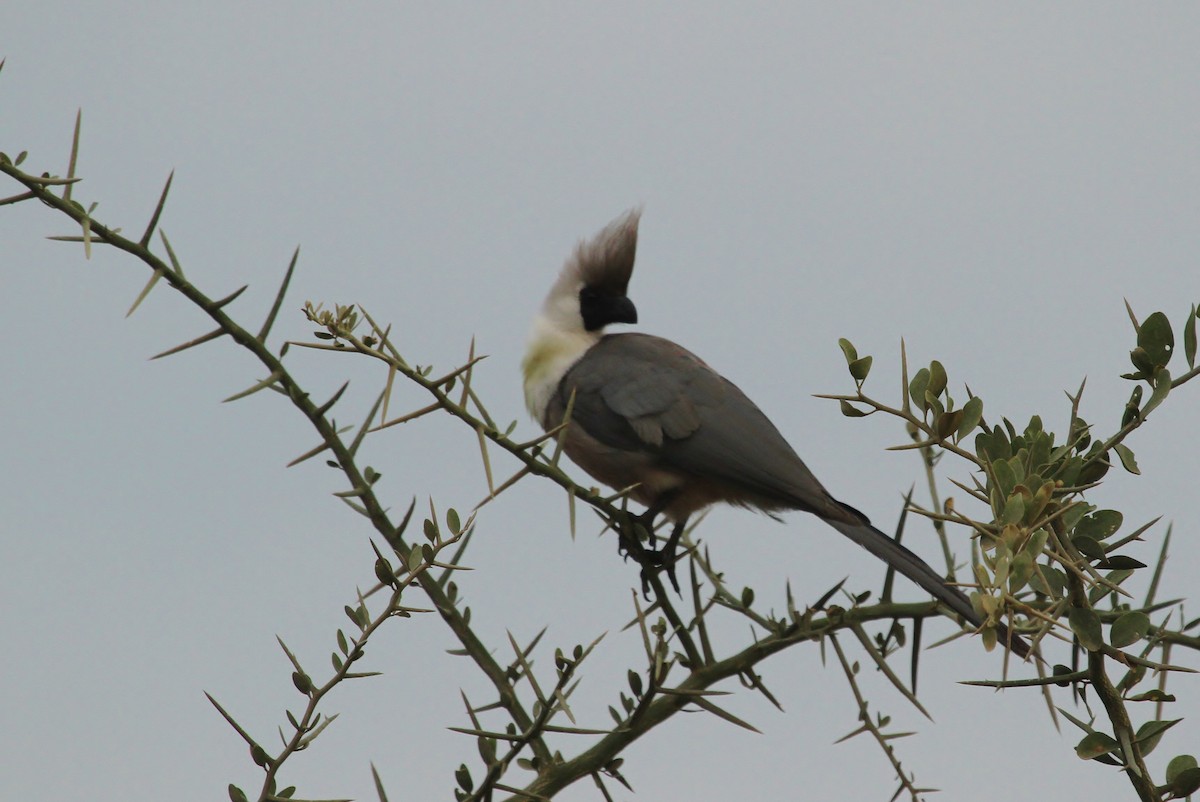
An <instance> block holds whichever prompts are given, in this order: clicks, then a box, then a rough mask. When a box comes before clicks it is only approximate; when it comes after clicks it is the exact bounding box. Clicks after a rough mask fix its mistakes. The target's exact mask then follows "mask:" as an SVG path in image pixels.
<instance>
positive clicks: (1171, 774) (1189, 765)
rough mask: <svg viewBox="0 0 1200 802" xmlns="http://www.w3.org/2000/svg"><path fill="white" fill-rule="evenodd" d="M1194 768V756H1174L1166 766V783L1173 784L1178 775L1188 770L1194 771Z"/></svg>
mask: <svg viewBox="0 0 1200 802" xmlns="http://www.w3.org/2000/svg"><path fill="white" fill-rule="evenodd" d="M1196 766H1197V764H1196V757H1195V755H1176V756H1175V757H1173V758H1171V762H1170V763H1168V764H1167V782H1174V781H1175V778H1176V777H1178V776H1179V775H1180V774H1182V773H1183V772H1185V771H1187V770H1188V769H1194V768H1196Z"/></svg>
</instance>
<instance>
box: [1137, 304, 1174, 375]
mask: <svg viewBox="0 0 1200 802" xmlns="http://www.w3.org/2000/svg"><path fill="white" fill-rule="evenodd" d="M1137 343H1138V348H1141V349H1142V350H1144V351H1145V352H1146V356H1147V357H1148V358H1149V359H1150V361H1151V363H1152V364H1153V365H1154V366H1155V367H1158V366H1160V365H1166V364H1167V363H1168V362H1170V361H1171V354H1172V353H1173V352H1174V350H1175V335H1174V334H1173V333H1172V332H1171V322H1170V321H1169V320H1167V316H1166V315H1164V314H1163V313H1162V312H1155V313H1154V314H1152V315H1150V317H1148V318H1146V319H1145V320H1144V321H1142V325H1141V326H1139V327H1138V337H1137Z"/></svg>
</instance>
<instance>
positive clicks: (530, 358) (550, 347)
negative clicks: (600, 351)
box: [521, 310, 602, 427]
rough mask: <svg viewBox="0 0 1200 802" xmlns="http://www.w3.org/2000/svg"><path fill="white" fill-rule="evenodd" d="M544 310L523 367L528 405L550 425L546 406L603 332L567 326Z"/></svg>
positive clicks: (530, 342) (539, 419)
mask: <svg viewBox="0 0 1200 802" xmlns="http://www.w3.org/2000/svg"><path fill="white" fill-rule="evenodd" d="M547 311H548V310H543V312H542V314H540V315H538V316H537V317H536V318H535V319H534V321H533V330H532V331H531V332H530V334H529V345H528V346H527V347H526V349H525V359H524V360H522V362H521V370H522V372H523V373H524V375H525V407H526V409H528V410H529V414H530V415H532V416H533V418H534V420H536V421H537V422H538V423H540V424H541V425H542V426H543V427H545V426H546V423H547V421H546V406H547V405H548V404H549V403H550V398H551V397H552V396H553V395H554V393H556V392H558V385H559V383H560V382H561V381H562V377H563V375H564V374H566V372H567V371H568V370H570V369H571V366H572V365H574V364H575V363H576V362H578V361H579V360H580V359H581V358H582V357H583V355H584V354H585V353H586V352H587V350H588V349H589V348H591V347H592V346H593V345H595V344H596V343H597V342H599V341H600V337H601V336H602V335H601V333H600V332H598V331H595V332H592V331H586V330H584V328H583V327H582V326H569V327H568V326H563V325H562V323H561V322H560V321H556V320H555V319H554V315H553V314H547Z"/></svg>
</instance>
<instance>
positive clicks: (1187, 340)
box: [1183, 304, 1196, 368]
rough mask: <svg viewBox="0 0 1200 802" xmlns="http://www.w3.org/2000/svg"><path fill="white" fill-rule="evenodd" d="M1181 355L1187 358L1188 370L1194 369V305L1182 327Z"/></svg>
mask: <svg viewBox="0 0 1200 802" xmlns="http://www.w3.org/2000/svg"><path fill="white" fill-rule="evenodd" d="M1183 355H1184V356H1185V357H1186V358H1187V363H1188V367H1189V368H1194V367H1196V305H1195V304H1192V311H1190V312H1188V320H1187V323H1185V324H1184V326H1183Z"/></svg>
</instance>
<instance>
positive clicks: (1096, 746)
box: [1075, 732, 1120, 760]
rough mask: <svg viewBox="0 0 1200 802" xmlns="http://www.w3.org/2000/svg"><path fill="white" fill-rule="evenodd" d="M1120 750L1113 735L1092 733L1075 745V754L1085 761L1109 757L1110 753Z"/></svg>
mask: <svg viewBox="0 0 1200 802" xmlns="http://www.w3.org/2000/svg"><path fill="white" fill-rule="evenodd" d="M1119 748H1120V744H1118V743H1117V741H1116V739H1114V738H1113V737H1112V736H1111V735H1105V734H1104V733H1102V732H1091V733H1088V734H1087V735H1086V736H1084V738H1083V740H1082V741H1080V742H1079V743H1078V744H1076V745H1075V754H1077V755H1079V757H1081V758H1083V759H1084V760H1091V759H1092V758H1096V757H1100V755H1107V754H1108V753H1109V752H1113V751H1116V750H1117V749H1119Z"/></svg>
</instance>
